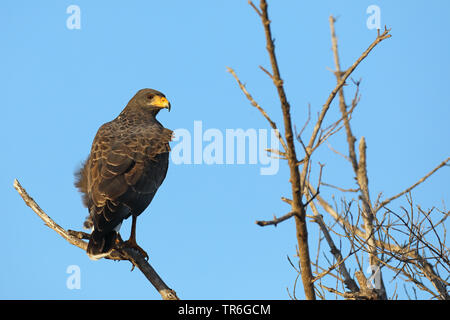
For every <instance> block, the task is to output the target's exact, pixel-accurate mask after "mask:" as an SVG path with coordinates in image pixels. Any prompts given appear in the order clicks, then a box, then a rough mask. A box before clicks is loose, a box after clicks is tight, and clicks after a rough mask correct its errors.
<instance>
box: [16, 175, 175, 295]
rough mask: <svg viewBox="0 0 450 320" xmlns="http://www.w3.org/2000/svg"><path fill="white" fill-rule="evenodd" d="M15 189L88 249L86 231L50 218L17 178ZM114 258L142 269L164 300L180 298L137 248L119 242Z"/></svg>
mask: <svg viewBox="0 0 450 320" xmlns="http://www.w3.org/2000/svg"><path fill="white" fill-rule="evenodd" d="M14 189H16V190H17V192H18V193H19V195H20V196H21V197H22V199H23V201H25V204H26V205H27V206H29V207H30V208H31V209H32V210H33V211H34V212H35V213H36V214H37V215H38V216H39V217H40V218H41V219H42V220H43V221H44V222H45V225H46V226H47V227H49V228H50V229H52V230H54V231H56V232H57V233H58V234H59V235H60V236H61V237H63V238H64V239H65V240H66V241H68V242H69V243H70V244H72V245H74V246H77V247H78V248H80V249H82V250H84V251H86V249H87V245H88V243H87V242H85V241H83V240H82V239H84V238H86V235H87V234H86V233H84V232H79V231H72V230H65V229H64V228H62V227H61V226H60V225H58V224H57V223H56V222H55V221H54V220H53V219H52V218H50V217H49V216H48V215H47V214H46V213H45V212H44V210H42V209H41V208H40V207H39V205H38V204H37V203H36V202H35V201H34V200H33V198H31V197H30V196H29V195H28V193H27V192H26V190H25V189H24V188H23V187H22V186H21V185H20V183H19V181H17V179H15V180H14ZM106 258H107V259H112V260H128V261H130V262H131V263H132V264H133V266H136V267H138V268H139V270H141V272H142V273H143V274H144V275H145V277H146V278H147V279H148V280H149V281H150V282H151V284H152V285H153V286H154V287H155V289H156V290H157V291H158V292H159V294H160V295H161V297H162V298H163V300H179V298H178V297H177V294H176V293H175V291H174V290H172V289H170V288H169V287H168V286H167V285H166V284H165V283H164V281H163V280H162V279H161V277H160V276H159V275H158V274H157V273H156V271H155V269H153V267H152V266H151V265H150V264H149V263H148V261H147V260H146V259H145V258H144V257H143V256H142V255H141V254H140V253H139V252H138V251H136V250H133V249H132V248H128V247H125V246H122V245H121V244H119V245H118V246H117V247H116V248H115V249H114V250H113V251H112V252H111V254H110V255H109V256H108V257H106Z"/></svg>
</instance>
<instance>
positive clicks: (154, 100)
mask: <svg viewBox="0 0 450 320" xmlns="http://www.w3.org/2000/svg"><path fill="white" fill-rule="evenodd" d="M128 105H138V106H143V107H148V108H151V109H154V111H155V113H158V111H159V110H161V109H164V108H167V110H169V111H170V102H169V101H168V100H167V98H166V96H165V95H164V94H163V93H162V92H159V91H157V90H153V89H141V90H139V91H138V92H137V93H136V94H135V95H134V97H133V98H132V99H131V100H130V102H128Z"/></svg>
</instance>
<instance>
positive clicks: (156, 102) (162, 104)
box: [151, 96, 170, 111]
mask: <svg viewBox="0 0 450 320" xmlns="http://www.w3.org/2000/svg"><path fill="white" fill-rule="evenodd" d="M151 103H152V106H155V107H159V108H161V109H164V108H167V110H169V111H170V102H169V100H167V99H166V98H165V97H161V96H155V97H154V98H153V99H152V102H151Z"/></svg>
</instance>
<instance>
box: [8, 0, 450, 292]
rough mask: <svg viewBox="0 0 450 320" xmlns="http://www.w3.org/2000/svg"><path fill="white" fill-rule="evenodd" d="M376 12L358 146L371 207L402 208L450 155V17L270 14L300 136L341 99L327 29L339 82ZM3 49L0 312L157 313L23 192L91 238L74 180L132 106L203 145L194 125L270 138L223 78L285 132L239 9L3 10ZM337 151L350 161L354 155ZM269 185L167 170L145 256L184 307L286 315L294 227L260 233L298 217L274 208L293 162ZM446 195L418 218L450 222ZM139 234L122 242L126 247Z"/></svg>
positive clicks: (255, 35) (439, 184)
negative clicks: (433, 216) (141, 96)
mask: <svg viewBox="0 0 450 320" xmlns="http://www.w3.org/2000/svg"><path fill="white" fill-rule="evenodd" d="M256 2H257V1H256ZM72 4H75V5H78V6H79V8H80V9H81V21H80V22H81V23H80V27H81V28H80V29H74V30H70V29H68V28H67V26H66V20H67V19H68V18H69V16H70V14H68V13H66V9H67V7H68V6H69V5H72ZM372 4H376V5H378V6H379V7H380V8H381V24H382V25H385V24H386V25H388V26H389V27H391V28H392V35H393V37H392V38H391V39H388V40H386V41H385V42H383V43H382V44H381V45H380V46H379V47H377V48H376V49H375V50H374V52H373V53H372V54H371V55H370V56H369V58H368V59H367V60H365V61H364V62H363V63H362V65H361V66H360V67H359V68H358V69H357V70H356V72H355V73H354V75H353V78H355V79H359V78H363V82H362V85H361V88H360V89H361V94H362V97H361V103H360V106H359V109H358V111H357V113H356V114H355V116H354V123H353V128H354V132H355V134H356V135H357V137H361V136H362V135H364V136H365V137H366V140H367V144H368V158H369V160H368V161H369V162H368V165H369V179H370V187H371V193H372V195H373V196H374V197H376V195H377V194H378V193H379V192H381V191H383V194H384V195H385V196H389V195H393V194H395V193H397V192H399V191H401V190H403V189H404V188H406V187H407V186H409V185H410V184H412V183H413V182H415V181H416V180H417V179H418V178H419V177H421V176H423V175H424V174H425V173H427V172H428V171H429V170H431V169H432V168H433V167H435V166H436V165H437V164H438V163H440V162H441V161H442V160H444V159H445V158H447V157H448V156H449V154H450V148H449V147H450V146H449V142H448V141H449V138H450V126H449V119H450V103H449V99H448V90H449V86H448V84H449V80H448V75H449V74H450V62H449V57H450V41H449V40H450V39H449V31H450V30H449V29H450V28H449V20H448V13H449V12H450V2H448V1H431V2H430V1H376V0H370V1H365V0H353V1H335V0H333V1H331V0H330V1H320V3H319V2H314V1H269V9H270V17H271V20H272V27H273V36H274V37H275V38H276V46H277V47H276V49H277V54H278V58H279V61H280V68H281V72H282V77H283V79H284V80H285V84H286V91H287V96H288V99H289V101H290V103H291V105H292V109H293V110H292V113H293V114H292V115H293V121H294V123H295V124H297V126H302V125H303V123H304V120H305V117H306V115H307V111H306V110H307V105H308V103H310V104H311V107H312V115H313V116H315V115H316V113H317V111H318V110H319V108H320V107H321V105H322V104H323V103H324V102H325V100H326V98H327V96H328V94H329V92H330V90H332V88H333V87H334V84H335V78H334V76H333V75H332V74H331V73H330V72H329V71H328V70H327V67H333V65H334V64H333V58H332V52H331V49H330V48H331V44H330V32H329V25H328V17H329V15H330V14H333V15H335V16H339V20H338V23H337V24H336V28H337V33H338V37H339V45H340V54H341V64H342V65H343V66H344V67H346V66H348V65H349V64H351V63H352V62H353V61H354V60H355V59H356V58H357V57H358V56H359V55H360V54H361V53H362V51H363V50H365V49H366V48H367V47H368V45H369V44H370V43H371V41H373V39H374V38H375V36H376V31H375V30H369V29H368V28H367V26H366V20H367V18H368V15H367V14H366V9H367V7H368V6H369V5H372ZM0 41H1V45H2V50H1V51H0V69H1V72H0V88H1V89H0V92H1V95H0V101H1V111H2V125H1V126H0V137H1V140H2V150H3V151H2V156H1V157H0V168H2V169H1V179H0V194H1V202H2V204H3V205H2V212H1V215H2V225H3V228H2V239H3V241H2V242H3V252H2V256H3V258H2V263H1V264H0V298H3V299H5V298H7V299H10V298H13V299H48V298H53V299H91V298H97V299H159V298H160V296H159V294H158V293H157V292H156V291H155V290H154V289H153V287H151V286H150V284H149V283H148V282H147V281H146V280H145V279H144V277H143V275H142V274H141V273H140V272H139V271H136V270H135V271H133V272H129V270H130V268H131V265H130V264H129V263H127V262H112V261H104V260H101V261H97V262H94V261H91V260H89V259H88V257H87V255H86V254H85V253H84V252H83V251H81V250H80V249H78V248H76V247H74V246H72V245H70V244H68V243H67V242H66V241H64V240H63V239H62V238H61V237H60V236H59V235H57V234H56V233H55V232H53V231H52V230H50V229H48V228H47V227H45V226H44V224H43V222H42V221H41V220H40V219H39V218H38V217H37V216H36V215H35V214H34V213H33V212H32V211H31V210H30V209H29V208H28V207H26V206H25V204H24V203H23V201H22V199H21V198H20V197H19V195H18V194H17V192H16V191H15V190H14V189H13V187H12V184H13V180H14V178H17V179H19V181H20V182H21V183H22V185H23V186H24V187H25V188H26V189H27V191H28V192H29V193H30V194H31V196H32V197H34V199H35V200H36V201H37V202H38V203H39V205H40V206H41V207H42V208H43V209H44V210H45V211H46V212H47V213H48V214H49V215H50V216H51V217H52V218H54V220H55V221H56V222H58V223H59V224H61V225H62V226H63V227H65V228H70V229H78V230H80V229H81V227H82V223H83V220H84V217H85V216H86V215H87V210H86V209H85V208H84V207H83V206H82V203H81V199H80V195H79V193H78V192H77V191H76V189H75V188H74V186H73V180H74V178H73V173H74V171H75V170H76V169H77V168H78V167H79V165H80V163H81V161H83V160H84V159H85V158H86V157H87V155H88V153H89V150H90V145H91V143H92V139H93V138H94V135H95V133H96V131H97V129H98V127H99V126H100V125H101V124H103V123H104V122H107V121H110V120H112V119H113V118H115V117H116V116H117V115H118V113H119V112H120V111H121V110H122V108H123V107H124V106H125V104H126V103H127V102H128V100H129V99H130V98H131V97H132V96H133V95H134V93H135V92H136V91H137V90H139V89H141V88H146V87H150V88H154V89H158V90H160V91H162V92H164V93H165V94H166V96H167V97H168V99H169V100H170V101H171V104H172V111H171V112H170V113H167V112H161V113H160V115H159V119H160V121H161V122H162V123H163V124H164V125H165V126H166V127H167V128H171V129H177V128H185V129H187V130H188V131H190V132H191V133H192V134H193V127H194V121H202V125H203V130H206V129H209V128H215V129H218V130H220V132H223V133H225V132H226V129H236V128H243V129H249V128H254V129H256V130H258V129H267V128H268V126H267V123H266V122H265V120H264V119H263V118H262V117H261V116H260V114H259V113H258V112H257V111H256V109H254V108H252V107H251V106H250V105H249V103H248V102H247V101H246V99H245V97H244V96H243V94H242V93H241V92H240V90H239V89H238V88H237V85H236V83H235V80H234V79H233V78H232V76H231V75H230V74H229V73H227V72H226V67H227V66H229V67H232V68H234V69H235V70H236V72H237V73H238V75H239V76H240V78H241V80H242V81H243V82H245V83H246V84H247V88H248V89H249V91H250V92H251V93H252V94H253V95H254V96H255V97H256V98H257V99H258V101H259V102H260V103H261V105H263V106H264V107H265V108H266V110H267V111H268V112H269V113H270V114H271V115H272V116H273V118H274V120H275V121H276V122H277V123H278V124H279V126H280V127H281V123H282V121H281V112H280V109H279V104H278V102H277V98H276V91H275V90H274V88H273V86H272V84H271V82H270V80H269V79H268V77H267V76H266V75H265V74H264V73H263V72H261V70H259V68H258V66H259V65H263V66H265V67H266V68H269V61H268V57H267V55H266V51H265V43H264V35H263V30H262V26H261V23H260V21H259V18H258V17H257V16H256V14H255V12H254V11H253V9H252V8H251V7H250V6H249V5H248V4H247V1H244V0H242V1H237V0H234V1H164V2H162V1H130V2H126V4H125V2H111V1H81V0H78V1H65V0H64V1H63V0H60V1H11V0H10V1H2V2H1V4H0ZM350 92H352V91H350ZM348 96H350V93H349V94H348ZM336 109H337V106H336V105H333V110H332V111H330V118H329V120H328V123H330V122H331V121H332V119H335V118H336V117H337V113H336ZM330 143H332V145H333V147H334V148H336V149H340V150H341V151H343V152H345V140H343V139H338V138H336V139H334V140H331V141H330ZM299 150H301V148H299ZM321 152H322V153H320V155H321V156H320V158H317V160H319V159H320V160H321V161H322V162H324V163H326V167H325V171H324V176H323V180H324V181H325V182H328V183H331V184H340V185H342V186H343V187H352V185H351V181H352V180H351V178H349V177H351V168H350V166H349V165H348V163H346V162H345V161H343V160H342V159H340V158H339V157H337V156H336V155H335V154H333V153H332V152H330V151H329V150H328V149H327V148H326V146H325V147H324V149H323V151H321ZM260 168H261V166H260V165H259V164H256V165H255V164H240V165H237V164H234V165H225V164H224V165H218V164H213V165H207V164H191V165H186V164H180V165H175V164H173V163H172V164H171V165H170V168H169V173H168V176H167V178H166V180H165V182H164V184H163V186H162V187H161V188H160V190H159V191H158V194H157V196H156V197H155V199H154V200H153V202H152V204H151V205H150V207H149V208H148V210H147V211H146V212H145V213H144V214H143V215H142V216H141V217H140V218H139V219H138V229H137V239H138V243H139V244H140V245H141V246H142V247H143V248H145V249H146V250H147V252H148V253H149V255H150V260H151V263H152V265H153V266H154V268H155V269H156V270H157V271H158V272H159V273H160V275H161V276H162V278H163V279H164V280H165V281H166V282H167V283H168V285H169V286H171V287H172V288H173V289H175V290H176V291H177V292H178V294H179V296H180V297H181V298H185V299H202V298H204V299H227V298H230V299H287V298H289V297H288V295H287V292H286V287H289V288H291V289H292V285H293V282H294V280H295V276H296V273H295V271H294V270H293V269H292V267H291V266H290V265H289V263H288V261H287V259H286V256H287V255H289V256H290V257H292V258H293V259H294V260H295V257H293V256H294V254H295V245H296V239H295V230H294V225H293V221H288V222H285V223H283V224H281V225H279V226H278V227H277V228H276V229H275V228H261V227H258V226H257V225H255V223H254V221H255V220H257V219H270V218H272V217H273V215H274V214H276V215H282V214H284V213H286V212H287V211H286V210H288V207H287V206H286V205H285V204H284V203H282V202H281V201H280V200H279V199H280V197H281V196H288V195H289V189H290V188H289V184H288V177H289V176H288V171H287V168H286V165H285V164H284V163H282V162H281V163H280V170H279V171H278V173H277V174H275V175H266V176H264V175H260ZM449 181H450V170H448V168H444V169H443V170H441V171H440V172H439V173H438V174H437V175H436V176H434V177H432V178H431V179H430V180H429V181H428V182H427V183H426V184H424V185H422V186H420V188H418V189H417V190H416V191H415V192H414V197H415V200H416V201H417V202H419V203H421V205H422V206H423V207H431V206H433V205H439V204H441V203H442V201H445V200H446V201H447V205H448V200H449ZM323 191H324V192H327V191H326V190H323ZM324 196H327V194H324ZM328 196H329V194H328ZM129 224H130V222H127V223H125V226H124V227H123V228H122V230H123V237H124V238H127V237H128V234H129ZM309 236H310V239H311V241H312V242H314V243H315V242H316V238H315V237H317V227H316V226H313V225H310V230H309ZM312 254H315V252H312ZM71 265H76V266H79V268H80V271H81V289H79V290H77V289H74V290H69V289H68V288H67V286H66V280H67V278H68V276H69V274H68V273H66V270H67V268H68V267H69V266H71ZM301 291H302V290H301V289H298V290H297V292H301ZM298 295H299V296H300V297H301V294H299V293H298Z"/></svg>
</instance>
